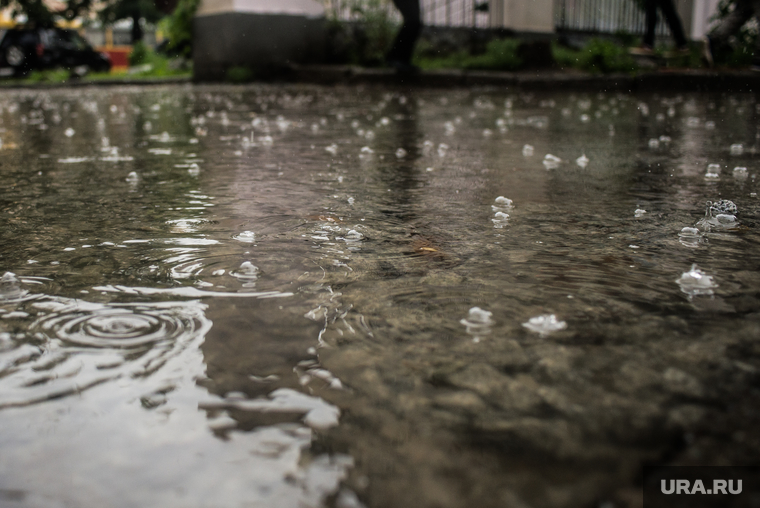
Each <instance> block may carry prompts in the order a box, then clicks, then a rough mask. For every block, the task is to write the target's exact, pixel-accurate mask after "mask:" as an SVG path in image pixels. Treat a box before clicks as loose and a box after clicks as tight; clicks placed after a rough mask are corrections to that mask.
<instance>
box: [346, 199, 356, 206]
mask: <svg viewBox="0 0 760 508" xmlns="http://www.w3.org/2000/svg"><path fill="white" fill-rule="evenodd" d="M347 201H348V204H349V205H353V204H354V202H355V201H356V200H355V199H354V198H348V200H347Z"/></svg>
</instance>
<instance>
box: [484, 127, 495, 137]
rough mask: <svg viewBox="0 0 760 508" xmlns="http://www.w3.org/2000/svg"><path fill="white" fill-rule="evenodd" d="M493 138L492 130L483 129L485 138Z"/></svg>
mask: <svg viewBox="0 0 760 508" xmlns="http://www.w3.org/2000/svg"><path fill="white" fill-rule="evenodd" d="M491 136H493V131H492V130H491V129H483V137H484V138H490V137H491Z"/></svg>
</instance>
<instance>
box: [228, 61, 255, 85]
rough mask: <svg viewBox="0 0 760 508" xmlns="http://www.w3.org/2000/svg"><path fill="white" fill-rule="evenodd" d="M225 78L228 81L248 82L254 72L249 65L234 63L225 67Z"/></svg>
mask: <svg viewBox="0 0 760 508" xmlns="http://www.w3.org/2000/svg"><path fill="white" fill-rule="evenodd" d="M225 78H226V80H227V81H229V82H230V83H248V82H250V81H253V78H254V74H253V71H252V70H251V69H250V68H249V67H245V66H242V65H236V66H232V67H230V68H229V69H227V73H226V75H225Z"/></svg>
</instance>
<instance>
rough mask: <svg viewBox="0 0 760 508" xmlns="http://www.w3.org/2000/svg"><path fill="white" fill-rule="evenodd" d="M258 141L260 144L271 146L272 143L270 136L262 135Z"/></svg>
mask: <svg viewBox="0 0 760 508" xmlns="http://www.w3.org/2000/svg"><path fill="white" fill-rule="evenodd" d="M260 142H261V145H262V146H272V145H273V144H274V140H273V139H272V136H262V137H261V139H260Z"/></svg>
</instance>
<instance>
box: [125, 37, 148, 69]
mask: <svg viewBox="0 0 760 508" xmlns="http://www.w3.org/2000/svg"><path fill="white" fill-rule="evenodd" d="M149 53H150V48H148V46H146V45H145V43H144V42H142V41H139V42H136V43H135V44H134V45H133V46H132V52H131V53H130V54H129V65H140V64H144V63H148V62H147V60H148V58H149V57H150V55H149Z"/></svg>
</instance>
